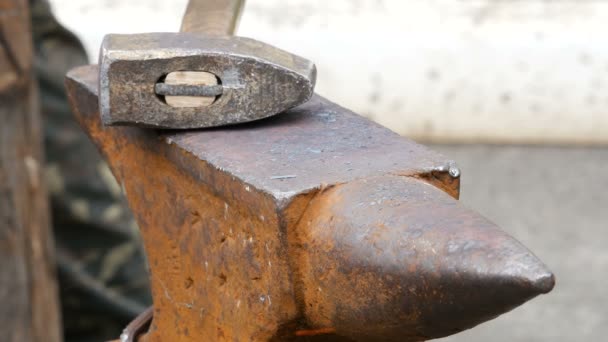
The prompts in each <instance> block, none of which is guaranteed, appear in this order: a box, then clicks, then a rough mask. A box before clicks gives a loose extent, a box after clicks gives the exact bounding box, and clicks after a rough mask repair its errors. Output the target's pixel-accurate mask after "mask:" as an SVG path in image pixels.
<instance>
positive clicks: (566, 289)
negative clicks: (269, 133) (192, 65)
mask: <svg viewBox="0 0 608 342" xmlns="http://www.w3.org/2000/svg"><path fill="white" fill-rule="evenodd" d="M51 3H52V5H53V8H54V10H55V13H56V15H57V16H58V17H59V19H60V20H61V22H62V23H63V24H64V25H65V26H66V27H68V28H69V29H71V30H73V31H74V32H75V33H76V34H77V35H78V36H79V37H80V38H81V39H82V40H83V42H84V44H85V46H86V48H87V51H88V53H89V57H90V60H91V62H95V60H96V58H97V54H98V49H99V45H100V42H101V38H102V37H103V35H104V34H105V33H109V32H113V33H132V32H150V31H177V30H178V28H179V23H180V21H181V16H182V14H183V11H184V9H185V4H186V0H172V1H159V0H131V1H117V0H79V1H70V0H52V1H51ZM607 23H608V2H605V1H593V0H587V1H581V0H561V1H550V0H525V1H517V0H505V1H499V0H427V1H413V0H410V1H403V0H332V1H327V0H324V1H321V0H290V1H283V0H249V1H248V3H247V5H246V8H245V11H244V15H243V17H242V19H241V25H240V29H239V31H238V34H239V35H241V36H247V37H252V38H257V39H260V40H262V41H265V42H268V43H271V44H273V45H276V46H278V47H281V48H284V49H286V50H289V51H291V52H294V53H297V54H300V55H302V56H304V57H306V58H309V59H311V60H313V61H315V62H316V64H317V67H318V83H317V91H318V92H319V93H320V94H322V95H324V96H326V97H328V98H329V99H331V100H332V101H334V102H337V103H339V104H341V105H343V106H345V107H348V108H350V109H353V110H354V111H355V112H358V113H360V114H363V115H365V116H367V117H369V118H371V119H373V120H375V121H377V122H379V123H381V124H383V125H385V126H387V127H389V128H390V129H392V130H394V131H396V132H398V133H400V134H402V135H404V136H407V137H410V138H413V139H415V140H417V141H419V142H422V143H425V144H431V145H432V147H433V148H434V149H437V150H439V151H441V152H443V153H444V154H445V155H447V156H449V157H450V158H453V159H455V160H456V161H457V162H458V163H459V166H460V167H461V169H462V174H463V177H462V198H461V200H462V201H463V202H464V203H466V204H467V205H468V206H470V207H472V208H474V209H476V210H478V211H480V212H481V213H482V214H484V215H485V216H487V217H488V218H490V219H492V220H493V221H495V222H496V223H497V224H498V225H499V226H501V227H502V228H503V229H504V230H506V231H507V232H509V233H510V234H512V235H513V236H515V237H516V238H518V239H519V240H520V241H522V242H523V243H524V244H525V245H526V246H527V247H529V248H530V249H531V250H532V251H534V252H535V253H536V254H537V255H538V256H539V257H540V259H542V260H543V261H545V262H546V263H547V264H548V266H549V267H550V268H551V269H552V270H553V271H554V273H555V274H556V277H557V286H556V288H555V290H554V291H553V292H552V293H550V294H549V295H546V296H541V297H539V298H536V299H534V300H532V301H531V302H530V303H527V304H525V305H523V306H522V307H520V308H517V309H515V310H514V311H512V312H510V313H508V314H505V315H503V316H502V317H500V318H498V319H496V320H493V321H491V322H489V323H485V324H483V325H481V326H479V327H477V328H475V329H472V330H470V331H467V332H464V333H461V334H459V335H456V336H453V337H449V338H446V339H443V341H580V340H583V341H605V338H606V336H608V296H607V295H606V293H605V288H606V283H607V280H608V276H607V272H608V232H607V230H608V191H607V190H608V177H607V176H608V174H607V170H608V149H607V148H606V144H607V143H608V111H607V109H608V92H607V91H606V90H607V87H608V44H607V43H606V35H605V32H606V28H607V26H606V25H607Z"/></svg>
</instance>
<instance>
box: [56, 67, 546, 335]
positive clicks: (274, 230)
mask: <svg viewBox="0 0 608 342" xmlns="http://www.w3.org/2000/svg"><path fill="white" fill-rule="evenodd" d="M97 75H98V69H97V67H96V66H84V67H80V68H77V69H74V70H72V71H71V72H70V73H69V74H68V76H67V79H66V85H67V88H68V93H69V97H70V101H71V104H72V107H73V110H74V111H75V113H76V117H77V119H78V120H79V122H80V123H81V125H82V126H83V127H84V129H85V130H86V131H87V132H88V134H89V136H90V137H91V138H92V140H93V141H94V142H95V143H96V144H97V146H98V147H99V148H100V150H101V151H102V153H103V155H104V156H105V158H106V159H107V160H108V161H109V163H110V165H111V168H112V171H113V172H114V175H115V176H116V178H117V179H118V181H119V183H121V184H122V186H123V189H124V191H125V193H126V196H127V198H128V200H129V203H130V206H131V208H132V210H133V211H134V213H135V215H136V218H137V221H138V223H139V225H140V229H141V233H142V238H143V241H144V245H145V249H146V253H147V255H148V259H149V265H150V279H151V284H152V292H153V298H154V318H153V321H152V324H151V327H150V329H149V331H148V332H147V334H146V335H145V336H143V337H142V338H141V339H140V340H143V341H189V340H192V341H268V340H271V341H285V340H292V339H295V340H311V341H312V340H314V341H420V340H426V339H430V338H436V337H441V336H446V335H450V334H453V333H457V332H459V331H462V330H464V329H468V328H471V327H473V326H475V325H477V324H479V323H481V322H484V321H486V320H489V319H492V318H494V317H496V316H498V315H500V314H502V313H504V312H506V311H509V310H511V309H512V308H514V307H516V306H518V305H520V304H522V303H524V302H525V301H527V300H529V299H530V298H532V297H534V296H536V295H538V294H541V293H546V292H548V291H550V290H551V288H552V287H553V284H554V280H553V275H552V274H551V272H549V271H548V270H547V268H546V267H545V266H544V265H543V264H542V262H540V261H539V260H538V259H537V258H536V257H535V256H534V255H533V254H532V253H531V252H530V251H528V250H527V249H526V248H525V247H524V246H522V245H521V244H520V243H519V242H517V241H516V240H515V239H513V238H512V237H510V236H508V235H507V234H505V233H504V232H502V231H501V230H500V229H498V228H497V227H496V226H495V225H494V224H492V223H491V222H489V221H488V220H486V219H485V218H483V217H481V216H480V215H479V214H477V213H475V212H474V211H472V210H469V209H467V208H465V207H463V206H462V205H460V204H459V202H458V201H457V200H456V199H455V198H457V197H458V191H459V178H458V173H457V172H452V175H450V172H449V171H448V170H449V168H450V166H451V165H452V162H451V161H449V160H446V159H444V157H442V156H440V155H439V154H436V153H434V152H432V151H430V150H428V149H427V148H425V147H423V146H420V145H417V144H415V143H413V142H411V141H409V140H407V139H404V138H402V137H400V136H398V135H397V134H395V133H393V132H391V131H389V130H388V129H386V128H383V127H381V126H379V125H377V124H375V123H372V122H370V121H369V120H367V119H365V118H362V117H360V116H358V115H356V114H354V113H352V112H350V111H348V110H346V109H344V108H342V107H339V106H337V105H335V104H333V103H331V102H329V101H327V100H325V99H323V98H321V97H319V96H314V97H313V98H312V100H311V101H309V102H307V103H305V104H303V105H301V106H299V107H297V108H295V109H292V110H290V111H288V112H285V113H282V114H281V115H279V116H277V117H275V118H272V119H267V120H262V121H259V122H255V123H249V124H245V125H242V126H235V127H230V128H215V129H207V130H200V131H191V132H166V131H165V132H159V131H154V130H146V129H140V128H135V127H104V126H103V125H102V124H101V122H100V118H99V111H98V108H99V107H98V95H97V94H98V88H97V87H98V86H97V84H98V79H97V78H98V76H97Z"/></svg>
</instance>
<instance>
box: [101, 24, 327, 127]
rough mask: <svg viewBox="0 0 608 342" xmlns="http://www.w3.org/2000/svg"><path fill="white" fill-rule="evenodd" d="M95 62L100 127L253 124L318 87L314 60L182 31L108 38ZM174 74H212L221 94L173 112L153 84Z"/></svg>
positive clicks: (262, 45)
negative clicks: (216, 79)
mask: <svg viewBox="0 0 608 342" xmlns="http://www.w3.org/2000/svg"><path fill="white" fill-rule="evenodd" d="M99 64H100V78H99V82H100V87H99V89H100V93H99V103H100V113H101V120H102V122H103V123H104V124H105V125H138V126H149V127H155V128H174V129H180V128H190V129H191V128H201V127H213V126H220V125H229V124H235V123H243V122H248V121H253V120H258V119H262V118H265V117H268V116H272V115H275V114H277V113H279V112H282V111H283V110H285V109H288V108H291V107H294V106H297V105H298V104H301V103H303V102H305V101H307V100H308V99H310V97H311V96H312V94H313V89H314V86H315V81H316V68H315V66H314V64H313V63H312V62H310V61H308V60H306V59H304V58H302V57H299V56H295V55H293V54H291V53H288V52H286V51H283V50H280V49H278V48H275V47H273V46H270V45H268V44H265V43H262V42H259V41H256V40H253V39H249V38H242V37H206V36H203V35H198V34H192V33H184V32H182V33H145V34H132V35H120V34H110V35H107V36H106V37H105V38H104V41H103V43H102V46H101V51H100V56H99ZM176 71H194V72H197V71H204V72H208V73H211V74H213V75H215V76H216V77H217V78H218V80H219V84H220V85H221V86H222V88H223V93H222V94H221V95H220V96H219V97H218V98H217V99H216V100H215V102H213V104H211V105H209V106H205V107H190V108H177V107H172V106H170V105H168V104H167V103H165V102H164V101H163V100H162V97H161V96H159V95H157V94H156V93H155V85H156V84H157V83H158V82H160V80H162V79H163V77H165V76H166V75H167V74H169V73H171V72H176Z"/></svg>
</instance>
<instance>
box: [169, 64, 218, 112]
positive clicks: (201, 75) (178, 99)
mask: <svg viewBox="0 0 608 342" xmlns="http://www.w3.org/2000/svg"><path fill="white" fill-rule="evenodd" d="M165 83H167V84H180V85H181V84H187V85H217V77H215V75H214V74H212V73H209V72H204V71H175V72H171V73H169V74H168V75H167V77H166V78H165ZM214 101H215V96H165V102H167V104H168V105H169V106H171V107H179V108H187V107H204V106H209V105H210V104H212V103H213V102H214Z"/></svg>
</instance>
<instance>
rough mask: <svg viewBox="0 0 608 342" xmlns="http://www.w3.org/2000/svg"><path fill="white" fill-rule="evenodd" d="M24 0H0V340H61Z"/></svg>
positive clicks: (36, 102) (53, 341) (28, 28)
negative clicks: (0, 0)
mask: <svg viewBox="0 0 608 342" xmlns="http://www.w3.org/2000/svg"><path fill="white" fill-rule="evenodd" d="M32 64H33V63H32V42H31V31H30V15H29V9H28V2H27V1H25V0H9V1H2V2H1V3H0V120H1V123H0V303H1V305H0V340H2V341H7V342H13V341H14V342H21V341H35V342H38V341H40V342H43V341H44V342H46V341H50V342H56V341H60V340H61V330H60V318H59V304H58V303H59V301H58V296H57V283H56V278H55V270H54V267H55V266H54V259H53V252H52V235H51V230H50V225H49V222H50V221H49V209H48V202H47V201H48V198H47V190H46V187H45V183H44V181H43V178H42V169H43V167H42V166H43V156H42V139H43V132H42V127H41V118H40V111H39V108H38V97H37V92H36V86H35V80H34V74H33V68H32Z"/></svg>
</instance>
